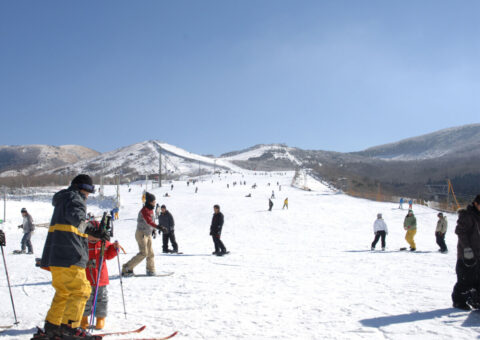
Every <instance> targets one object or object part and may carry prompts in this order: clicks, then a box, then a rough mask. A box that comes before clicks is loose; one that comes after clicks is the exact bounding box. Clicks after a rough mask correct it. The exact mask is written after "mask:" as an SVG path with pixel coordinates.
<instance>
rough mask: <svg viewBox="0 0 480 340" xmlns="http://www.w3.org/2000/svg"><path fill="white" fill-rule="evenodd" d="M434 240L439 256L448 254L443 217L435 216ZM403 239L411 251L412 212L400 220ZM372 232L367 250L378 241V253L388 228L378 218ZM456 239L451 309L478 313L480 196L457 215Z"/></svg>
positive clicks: (414, 220)
mask: <svg viewBox="0 0 480 340" xmlns="http://www.w3.org/2000/svg"><path fill="white" fill-rule="evenodd" d="M437 216H438V221H437V226H436V228H435V238H436V242H437V244H438V246H439V247H440V248H439V252H442V253H446V252H447V251H448V249H447V246H446V244H445V234H446V232H447V228H448V222H447V218H446V216H444V215H443V213H438V215H437ZM404 229H405V230H406V232H407V233H406V235H405V239H406V240H407V242H408V243H409V245H410V250H411V251H415V250H416V245H415V241H414V237H415V234H416V230H417V222H416V218H415V215H414V214H413V211H412V210H409V211H408V214H407V216H405V219H404ZM373 230H374V233H375V239H374V240H373V242H372V245H371V249H372V250H374V249H375V246H376V244H377V242H378V241H379V239H381V240H382V250H384V249H385V237H386V235H387V234H388V227H387V224H386V223H385V221H384V220H383V218H382V214H378V215H377V219H376V220H375V222H374V225H373ZM455 234H457V236H458V242H457V263H456V266H455V272H456V274H457V282H456V283H455V286H454V287H453V292H452V302H453V307H455V308H459V309H462V310H467V311H468V310H472V309H480V195H477V196H476V197H475V199H474V200H473V202H472V203H471V204H469V205H468V206H467V207H466V208H465V209H461V210H459V211H458V220H457V225H456V228H455Z"/></svg>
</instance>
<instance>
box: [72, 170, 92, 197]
mask: <svg viewBox="0 0 480 340" xmlns="http://www.w3.org/2000/svg"><path fill="white" fill-rule="evenodd" d="M71 185H72V187H76V188H78V189H81V190H85V191H86V192H89V193H94V192H95V186H94V185H93V181H92V178H91V177H90V176H88V175H85V174H80V175H78V176H77V177H75V178H74V179H73V180H72V184H71Z"/></svg>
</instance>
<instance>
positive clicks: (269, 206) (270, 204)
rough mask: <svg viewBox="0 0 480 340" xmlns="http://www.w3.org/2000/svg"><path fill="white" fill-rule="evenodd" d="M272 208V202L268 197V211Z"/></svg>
mask: <svg viewBox="0 0 480 340" xmlns="http://www.w3.org/2000/svg"><path fill="white" fill-rule="evenodd" d="M272 208H273V202H272V200H271V199H270V198H269V199H268V211H272Z"/></svg>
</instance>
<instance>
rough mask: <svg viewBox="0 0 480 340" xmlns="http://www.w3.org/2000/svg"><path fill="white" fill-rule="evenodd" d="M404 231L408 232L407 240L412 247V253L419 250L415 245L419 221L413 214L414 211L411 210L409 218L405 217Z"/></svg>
mask: <svg viewBox="0 0 480 340" xmlns="http://www.w3.org/2000/svg"><path fill="white" fill-rule="evenodd" d="M403 229H405V230H406V231H407V233H406V235H405V240H406V241H407V243H408V244H409V245H410V251H415V250H417V246H416V245H415V240H414V238H415V234H416V233H417V219H416V218H415V215H414V214H413V210H411V209H410V210H409V211H408V214H407V216H405V220H404V221H403Z"/></svg>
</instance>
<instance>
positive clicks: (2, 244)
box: [0, 230, 6, 247]
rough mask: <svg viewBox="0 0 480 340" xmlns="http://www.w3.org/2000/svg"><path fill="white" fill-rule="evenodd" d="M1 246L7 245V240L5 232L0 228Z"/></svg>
mask: <svg viewBox="0 0 480 340" xmlns="http://www.w3.org/2000/svg"><path fill="white" fill-rule="evenodd" d="M0 246H2V247H5V246H6V242H5V233H4V232H3V230H0Z"/></svg>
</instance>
